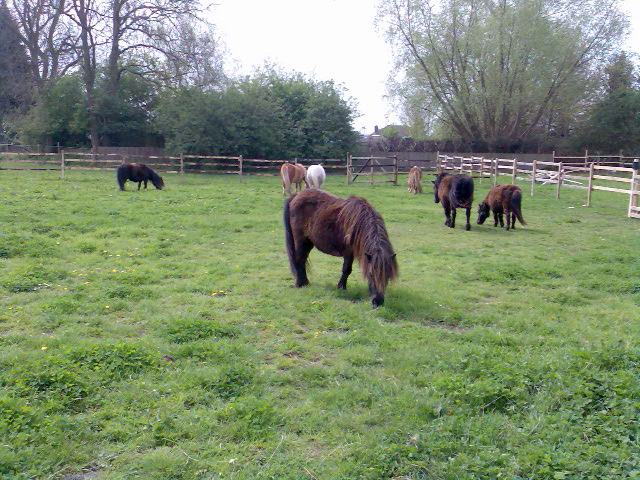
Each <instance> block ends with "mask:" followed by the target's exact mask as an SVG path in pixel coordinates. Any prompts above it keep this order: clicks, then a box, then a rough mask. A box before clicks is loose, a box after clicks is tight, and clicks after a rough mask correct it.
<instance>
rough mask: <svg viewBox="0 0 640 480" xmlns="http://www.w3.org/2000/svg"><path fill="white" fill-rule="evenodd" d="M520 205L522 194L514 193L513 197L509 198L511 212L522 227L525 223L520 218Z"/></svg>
mask: <svg viewBox="0 0 640 480" xmlns="http://www.w3.org/2000/svg"><path fill="white" fill-rule="evenodd" d="M521 204H522V193H521V192H514V193H513V196H512V197H511V210H512V212H513V213H515V215H516V217H518V221H519V222H520V223H521V224H522V225H526V224H527V222H525V221H524V218H523V217H522V211H521V210H520V206H521Z"/></svg>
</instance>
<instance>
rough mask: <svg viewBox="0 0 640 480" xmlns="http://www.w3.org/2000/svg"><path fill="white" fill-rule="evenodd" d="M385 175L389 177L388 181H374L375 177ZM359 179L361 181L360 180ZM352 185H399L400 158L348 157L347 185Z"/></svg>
mask: <svg viewBox="0 0 640 480" xmlns="http://www.w3.org/2000/svg"><path fill="white" fill-rule="evenodd" d="M383 175H384V176H386V177H387V180H374V178H375V177H380V176H383ZM358 177H361V179H360V180H358ZM389 177H391V178H389ZM367 179H368V180H367ZM352 183H370V184H374V183H393V184H394V185H398V156H397V155H395V156H389V157H352V156H351V155H348V156H347V185H350V184H352Z"/></svg>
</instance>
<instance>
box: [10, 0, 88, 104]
mask: <svg viewBox="0 0 640 480" xmlns="http://www.w3.org/2000/svg"><path fill="white" fill-rule="evenodd" d="M3 4H4V2H3ZM4 5H6V8H7V12H10V13H9V15H11V17H12V19H13V21H12V22H11V23H10V24H9V25H10V27H11V28H12V30H13V33H14V35H16V37H17V38H19V39H20V41H21V43H22V45H23V46H24V48H25V51H26V53H27V57H28V59H29V66H30V74H29V77H28V78H29V80H30V81H31V82H32V83H33V87H34V89H35V93H36V96H37V94H39V93H40V92H41V91H42V89H45V88H46V87H47V84H48V82H49V81H51V80H53V79H55V78H57V77H60V76H62V75H64V74H65V73H66V72H68V71H69V70H70V69H72V68H73V67H74V66H75V65H77V61H78V57H77V54H76V53H77V52H76V46H77V37H76V35H75V32H74V31H73V26H72V24H71V23H70V22H69V18H68V17H67V14H68V12H69V5H68V3H67V2H66V0H12V1H11V3H9V2H7V3H6V4H4Z"/></svg>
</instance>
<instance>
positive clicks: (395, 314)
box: [326, 285, 469, 329]
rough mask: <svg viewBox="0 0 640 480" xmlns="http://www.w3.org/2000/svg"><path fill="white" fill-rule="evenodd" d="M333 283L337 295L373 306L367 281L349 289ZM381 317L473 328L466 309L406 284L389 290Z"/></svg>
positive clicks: (353, 301)
mask: <svg viewBox="0 0 640 480" xmlns="http://www.w3.org/2000/svg"><path fill="white" fill-rule="evenodd" d="M326 287H327V290H329V289H330V288H331V287H333V291H334V295H335V296H336V297H337V298H339V299H341V300H347V301H349V302H352V303H354V304H355V303H362V304H363V307H364V306H366V307H367V308H371V303H370V298H369V291H368V290H367V288H366V286H364V285H354V286H349V289H348V290H338V289H336V288H335V285H334V286H329V285H326ZM376 311H377V312H378V314H379V316H380V317H382V318H384V319H385V320H387V321H389V322H396V321H408V322H412V323H420V324H422V325H426V326H431V327H442V328H450V329H458V328H469V325H464V317H463V315H462V312H461V311H460V310H459V309H458V308H457V307H456V306H455V305H447V304H445V303H441V302H439V301H438V299H437V298H434V297H431V296H429V295H428V294H421V293H418V292H415V291H411V290H409V289H406V288H403V287H402V286H393V287H390V288H389V289H388V290H387V293H386V295H385V303H384V306H382V307H380V308H379V309H378V310H376Z"/></svg>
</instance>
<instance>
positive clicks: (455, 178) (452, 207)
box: [433, 172, 473, 230]
mask: <svg viewBox="0 0 640 480" xmlns="http://www.w3.org/2000/svg"><path fill="white" fill-rule="evenodd" d="M433 193H434V200H435V202H436V203H442V208H444V215H445V217H447V220H446V221H445V222H444V224H445V225H446V226H447V227H451V228H455V226H456V208H464V209H466V210H467V224H466V226H465V230H471V223H470V222H469V218H470V217H471V204H472V203H473V179H472V178H471V177H469V176H467V175H462V174H455V175H454V174H451V173H445V172H443V173H439V174H438V175H437V176H436V179H435V181H433Z"/></svg>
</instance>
